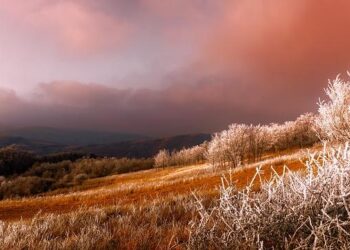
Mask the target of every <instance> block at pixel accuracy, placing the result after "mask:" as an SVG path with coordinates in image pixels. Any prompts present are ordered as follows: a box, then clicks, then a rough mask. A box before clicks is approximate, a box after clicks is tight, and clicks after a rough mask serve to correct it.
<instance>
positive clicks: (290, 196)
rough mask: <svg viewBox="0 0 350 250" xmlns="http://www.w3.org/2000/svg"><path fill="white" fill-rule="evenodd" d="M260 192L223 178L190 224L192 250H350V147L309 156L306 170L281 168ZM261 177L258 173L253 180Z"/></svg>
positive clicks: (198, 206)
mask: <svg viewBox="0 0 350 250" xmlns="http://www.w3.org/2000/svg"><path fill="white" fill-rule="evenodd" d="M284 170H285V171H284V174H283V175H282V176H280V175H278V174H277V173H276V174H275V175H274V177H273V178H272V180H271V181H270V182H268V183H262V185H261V190H260V191H259V192H254V191H253V182H254V181H252V182H251V183H252V184H251V185H248V186H247V187H246V188H245V189H243V190H238V189H236V188H235V186H234V185H232V184H231V181H230V180H227V179H223V181H222V185H221V190H220V198H219V200H218V201H217V204H216V205H215V206H213V207H210V208H206V207H205V206H203V205H202V203H201V202H200V200H199V199H198V200H197V209H198V212H199V214H200V219H195V220H193V222H192V236H191V239H190V242H189V247H190V248H193V249H208V248H209V249H271V248H274V249H295V248H297V249H310V248H314V249H349V248H350V219H349V218H350V148H349V145H348V144H345V145H343V146H339V147H337V148H331V147H326V146H325V147H324V149H323V151H322V152H318V153H310V154H309V158H308V160H307V162H306V171H305V172H304V171H303V172H291V171H289V170H288V167H287V166H286V167H285V169H284ZM255 178H256V179H259V178H261V175H260V173H259V168H257V173H256V175H255Z"/></svg>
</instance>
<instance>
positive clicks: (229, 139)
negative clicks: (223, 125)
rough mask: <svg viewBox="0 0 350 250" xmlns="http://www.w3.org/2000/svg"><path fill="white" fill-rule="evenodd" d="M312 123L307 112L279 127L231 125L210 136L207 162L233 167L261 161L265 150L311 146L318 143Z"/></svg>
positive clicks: (312, 119) (310, 115) (313, 121)
mask: <svg viewBox="0 0 350 250" xmlns="http://www.w3.org/2000/svg"><path fill="white" fill-rule="evenodd" d="M315 120H316V117H315V115H313V114H311V113H307V114H304V115H301V116H300V117H298V118H297V119H296V120H295V121H289V122H285V123H283V124H270V125H265V126H261V125H257V126H253V125H245V124H232V125H231V126H229V128H228V129H227V130H224V131H222V132H220V133H217V134H215V135H214V136H213V138H212V140H211V141H210V142H209V144H208V152H207V159H208V161H209V162H210V163H211V164H212V165H214V166H226V165H228V166H231V167H237V166H239V165H240V164H242V163H244V162H255V161H258V160H261V158H262V156H263V154H264V153H266V152H268V151H278V150H284V149H288V148H292V147H300V148H301V147H305V146H311V145H313V144H314V143H315V142H317V141H318V140H319V139H318V137H317V133H316V131H315Z"/></svg>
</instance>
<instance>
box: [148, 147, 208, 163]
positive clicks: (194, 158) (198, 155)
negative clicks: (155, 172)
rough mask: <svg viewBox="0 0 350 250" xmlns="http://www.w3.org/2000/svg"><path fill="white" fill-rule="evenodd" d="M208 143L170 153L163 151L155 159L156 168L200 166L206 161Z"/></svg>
mask: <svg viewBox="0 0 350 250" xmlns="http://www.w3.org/2000/svg"><path fill="white" fill-rule="evenodd" d="M206 151H207V143H206V142H205V143H202V144H201V145H197V146H194V147H191V148H184V149H182V150H179V151H173V152H171V153H170V152H169V151H168V150H166V149H162V150H160V151H159V152H158V154H157V155H156V156H155V157H154V162H155V167H158V168H159V167H166V166H184V165H190V164H198V163H202V162H204V161H205V155H206Z"/></svg>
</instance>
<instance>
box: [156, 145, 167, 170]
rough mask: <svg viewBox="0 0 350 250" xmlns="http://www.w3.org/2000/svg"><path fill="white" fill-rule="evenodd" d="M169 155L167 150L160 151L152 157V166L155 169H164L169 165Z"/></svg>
mask: <svg viewBox="0 0 350 250" xmlns="http://www.w3.org/2000/svg"><path fill="white" fill-rule="evenodd" d="M169 161H170V154H169V151H168V150H165V149H162V150H160V151H159V152H158V154H156V156H155V157H154V166H155V167H156V168H164V167H166V166H168V165H169Z"/></svg>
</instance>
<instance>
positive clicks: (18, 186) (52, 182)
mask: <svg viewBox="0 0 350 250" xmlns="http://www.w3.org/2000/svg"><path fill="white" fill-rule="evenodd" d="M153 164H154V162H153V159H127V158H122V159H116V158H101V159H91V158H83V159H80V160H77V161H75V162H73V161H67V160H66V161H61V162H57V163H48V162H44V163H36V164H34V165H33V167H31V168H30V169H29V170H27V171H26V172H24V173H23V174H22V175H20V176H17V177H12V178H8V179H3V180H2V181H1V183H0V198H2V199H4V198H10V197H22V196H29V195H33V194H39V193H43V192H47V191H52V190H55V189H58V188H68V187H73V186H77V185H81V184H82V183H83V182H84V181H85V180H87V179H90V178H96V177H103V176H107V175H111V174H120V173H127V172H132V171H139V170H144V169H150V168H153Z"/></svg>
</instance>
